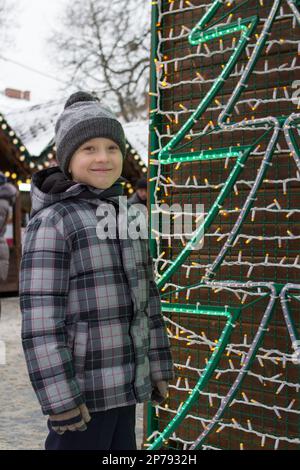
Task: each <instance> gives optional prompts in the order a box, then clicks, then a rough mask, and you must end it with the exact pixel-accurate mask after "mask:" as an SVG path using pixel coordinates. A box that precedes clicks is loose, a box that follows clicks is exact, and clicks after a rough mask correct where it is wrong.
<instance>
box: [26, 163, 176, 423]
mask: <svg viewBox="0 0 300 470" xmlns="http://www.w3.org/2000/svg"><path fill="white" fill-rule="evenodd" d="M45 172H47V170H42V171H40V172H37V173H35V175H34V176H33V182H32V188H31V199H32V212H31V219H30V221H29V224H28V225H27V227H26V231H25V238H24V243H23V248H22V260H21V271H20V284H19V291H20V308H21V313H22V332H21V337H22V345H23V350H24V354H25V359H26V363H27V368H28V373H29V377H30V380H31V383H32V386H33V388H34V391H35V393H36V395H37V398H38V400H39V402H40V405H41V408H42V412H43V413H44V414H58V413H61V412H64V411H67V410H70V409H72V408H74V407H76V406H78V405H79V404H81V403H86V405H87V407H88V408H89V410H90V411H101V410H106V409H109V408H115V407H120V406H126V405H130V404H134V403H137V402H144V401H147V400H149V399H150V397H151V392H152V388H153V386H152V385H153V382H155V381H158V380H172V379H174V369H173V362H172V356H171V351H170V343H169V338H168V336H167V333H166V328H165V324H164V321H163V317H162V312H161V306H160V295H159V291H158V288H157V286H156V283H155V280H154V273H153V262H152V258H151V256H150V252H149V241H148V239H144V240H143V239H137V240H133V239H131V238H130V237H128V238H126V239H112V238H107V239H106V240H99V238H98V237H97V234H96V225H97V223H98V219H97V216H96V210H97V207H98V204H99V203H100V204H101V203H103V201H101V200H99V199H89V200H87V199H85V198H80V192H81V191H82V188H83V187H85V185H82V184H81V185H80V184H78V185H76V186H73V187H72V188H71V189H69V190H68V191H66V192H63V193H58V194H57V193H56V194H45V193H43V192H42V191H41V190H40V189H39V183H40V179H41V174H42V175H43V174H45ZM85 188H86V187H85ZM110 199H111V201H112V202H114V203H116V201H117V200H118V198H116V197H113V196H112V197H111V198H110Z"/></svg>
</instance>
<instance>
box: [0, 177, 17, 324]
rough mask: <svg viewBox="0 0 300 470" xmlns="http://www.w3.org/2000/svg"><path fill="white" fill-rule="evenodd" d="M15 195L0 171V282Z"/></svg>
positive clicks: (5, 265)
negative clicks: (7, 227)
mask: <svg viewBox="0 0 300 470" xmlns="http://www.w3.org/2000/svg"><path fill="white" fill-rule="evenodd" d="M16 195H17V189H16V187H15V186H13V185H12V184H10V183H8V182H7V179H6V177H5V175H4V174H3V173H2V171H0V282H4V281H5V280H6V279H7V275H8V267H9V247H8V245H7V242H6V239H5V232H6V226H7V221H8V218H9V214H10V208H11V207H12V206H13V205H14V203H15V200H16ZM0 315H1V299H0Z"/></svg>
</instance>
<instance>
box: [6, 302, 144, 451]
mask: <svg viewBox="0 0 300 470" xmlns="http://www.w3.org/2000/svg"><path fill="white" fill-rule="evenodd" d="M1 303H2V315H1V319H0V349H2V348H1V344H2V345H3V343H2V342H3V341H4V342H5V350H6V364H5V365H3V364H2V362H3V361H1V356H0V418H1V420H0V450H29V449H44V442H45V438H46V436H47V433H48V429H47V424H46V419H47V418H46V416H44V415H43V414H42V412H41V410H40V407H39V403H38V401H37V398H36V396H35V394H34V392H33V389H32V386H31V384H30V382H29V379H28V375H27V369H26V364H25V360H24V355H23V350H22V346H21V340H20V329H21V315H20V309H19V299H18V298H17V297H14V298H5V299H1ZM142 434H143V404H138V405H137V414H136V439H137V448H138V449H140V448H141V443H142Z"/></svg>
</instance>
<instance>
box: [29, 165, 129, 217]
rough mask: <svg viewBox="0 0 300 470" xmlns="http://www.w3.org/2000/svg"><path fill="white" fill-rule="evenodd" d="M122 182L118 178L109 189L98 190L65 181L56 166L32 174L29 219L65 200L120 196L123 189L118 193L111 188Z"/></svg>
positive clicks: (121, 179) (82, 184)
mask: <svg viewBox="0 0 300 470" xmlns="http://www.w3.org/2000/svg"><path fill="white" fill-rule="evenodd" d="M123 181H124V182H125V181H126V180H125V178H123V177H120V178H119V179H118V180H117V182H116V183H115V184H114V185H112V186H111V188H108V189H98V188H95V187H94V186H90V185H88V184H85V183H76V182H75V181H72V180H69V179H67V178H66V176H65V175H64V174H63V172H62V171H61V169H60V168H59V167H58V166H57V167H51V168H46V169H44V170H40V171H37V172H36V173H34V174H33V176H32V180H31V189H30V197H31V212H30V218H32V217H33V216H34V215H36V214H37V213H38V212H39V211H41V210H42V209H45V208H46V207H48V206H50V205H52V204H55V203H57V202H61V201H64V200H66V199H70V198H74V197H79V198H84V199H86V198H88V199H95V200H97V199H98V200H99V199H102V198H103V196H104V193H105V194H107V196H106V197H108V196H110V197H111V196H113V195H122V192H123V187H122V192H120V191H121V190H118V191H116V190H113V188H114V187H116V188H120V183H121V182H123ZM117 193H118V194H117ZM98 202H99V201H98Z"/></svg>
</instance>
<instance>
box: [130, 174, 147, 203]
mask: <svg viewBox="0 0 300 470" xmlns="http://www.w3.org/2000/svg"><path fill="white" fill-rule="evenodd" d="M135 188H136V192H135V193H134V194H133V195H132V196H131V197H130V198H128V205H131V204H144V205H145V206H147V180H146V178H141V179H139V180H138V181H137V183H136V186H135Z"/></svg>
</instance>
